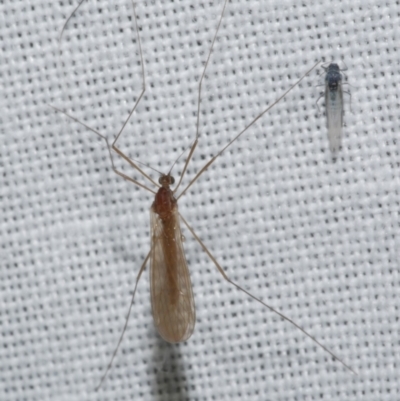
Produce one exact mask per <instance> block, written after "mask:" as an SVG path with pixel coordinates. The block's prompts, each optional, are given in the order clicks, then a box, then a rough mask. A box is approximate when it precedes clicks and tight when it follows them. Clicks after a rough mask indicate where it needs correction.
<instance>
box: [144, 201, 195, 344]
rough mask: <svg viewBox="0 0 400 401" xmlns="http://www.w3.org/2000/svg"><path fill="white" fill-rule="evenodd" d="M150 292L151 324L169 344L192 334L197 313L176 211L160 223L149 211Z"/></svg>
mask: <svg viewBox="0 0 400 401" xmlns="http://www.w3.org/2000/svg"><path fill="white" fill-rule="evenodd" d="M150 216H151V239H152V244H151V255H150V292H151V307H152V312H153V319H154V324H155V326H156V328H157V330H158V332H159V334H160V336H161V337H162V338H163V339H164V340H165V341H168V342H170V343H177V342H182V341H185V340H187V339H188V338H189V337H190V336H191V335H192V333H193V329H194V325H195V321H196V312H195V306H194V298H193V292H192V284H191V281H190V275H189V270H188V267H187V263H186V258H185V254H184V250H183V244H182V234H181V228H180V224H179V223H180V221H179V213H178V208H177V207H175V208H174V209H173V211H172V212H171V214H170V217H169V218H168V219H167V220H162V219H161V218H160V217H159V216H158V215H157V214H156V213H155V212H154V210H153V208H151V211H150Z"/></svg>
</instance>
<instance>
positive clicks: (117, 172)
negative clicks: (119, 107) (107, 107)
mask: <svg viewBox="0 0 400 401" xmlns="http://www.w3.org/2000/svg"><path fill="white" fill-rule="evenodd" d="M49 106H50V107H51V108H52V109H54V110H56V111H58V112H59V113H62V114H65V115H66V116H67V117H69V118H70V119H71V120H73V121H75V122H77V123H78V124H81V125H82V126H83V127H85V128H86V129H88V130H89V131H92V132H94V133H95V134H96V135H97V136H99V137H100V138H101V139H103V140H104V141H105V143H106V145H107V149H108V154H109V156H110V160H111V167H112V169H113V171H114V173H116V174H118V175H119V176H121V177H122V178H125V180H128V181H130V182H133V183H134V184H136V185H138V186H139V187H141V188H144V189H145V190H147V191H149V192H151V193H152V194H156V192H155V191H153V190H152V189H150V188H148V187H146V186H145V185H143V184H141V183H140V182H139V181H136V180H135V179H134V178H132V177H129V176H127V175H126V174H124V173H123V172H122V171H119V170H118V169H117V168H116V167H115V164H114V158H113V155H112V152H111V146H110V144H109V142H108V139H107V138H106V137H105V136H104V135H102V134H100V132H99V131H96V130H95V129H93V128H91V127H89V126H88V125H86V124H85V123H83V122H82V121H79V120H78V119H77V118H75V117H74V116H71V114H68V113H66V112H65V111H63V110H61V109H59V108H57V107H54V106H52V105H49Z"/></svg>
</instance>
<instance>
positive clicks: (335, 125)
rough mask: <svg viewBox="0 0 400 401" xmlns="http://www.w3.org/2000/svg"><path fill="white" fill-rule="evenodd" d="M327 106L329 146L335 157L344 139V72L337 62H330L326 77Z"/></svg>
mask: <svg viewBox="0 0 400 401" xmlns="http://www.w3.org/2000/svg"><path fill="white" fill-rule="evenodd" d="M325 107H326V119H327V128H328V139H329V146H330V149H331V152H332V155H333V157H334V158H335V157H336V155H337V153H338V151H339V147H340V144H341V141H342V131H343V129H342V127H343V89H342V74H341V73H340V69H339V66H338V65H337V64H330V65H329V66H328V68H327V73H326V77H325Z"/></svg>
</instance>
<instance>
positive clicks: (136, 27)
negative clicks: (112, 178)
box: [51, 0, 159, 193]
mask: <svg viewBox="0 0 400 401" xmlns="http://www.w3.org/2000/svg"><path fill="white" fill-rule="evenodd" d="M83 1H84V0H83ZM83 1H82V2H83ZM82 2H81V3H80V4H79V5H78V7H77V8H76V9H75V11H76V10H77V9H78V8H79V6H80V5H81V4H82ZM132 5H133V17H134V22H135V30H136V35H137V36H136V38H137V41H138V46H139V54H140V64H141V70H142V82H143V86H142V91H141V92H140V95H139V97H138V99H137V100H136V102H135V104H134V106H133V108H132V110H131V111H130V113H129V115H128V117H127V119H126V120H125V122H124V124H123V125H122V128H121V129H120V131H119V132H118V134H117V135H116V137H115V139H114V141H113V142H112V144H111V146H110V145H109V142H108V140H107V138H106V137H105V136H104V135H102V134H100V133H99V132H98V131H96V130H95V129H93V128H91V127H89V126H88V125H86V124H84V123H82V122H81V121H79V120H78V119H77V118H75V117H73V116H71V115H70V114H68V113H66V112H64V111H62V110H60V109H58V108H56V107H54V106H51V107H53V109H54V110H57V111H59V112H61V113H63V114H65V115H66V116H68V117H69V118H71V119H72V120H74V121H76V122H78V123H79V124H81V125H83V126H84V127H86V128H87V129H88V130H90V131H92V132H94V133H95V134H97V135H98V136H100V137H101V138H102V139H104V140H105V141H106V143H107V147H108V149H109V153H110V158H111V163H112V167H113V170H114V172H115V173H116V174H118V175H120V176H121V177H123V178H125V179H127V180H129V181H131V182H133V183H135V184H137V185H139V186H140V187H142V188H145V189H147V190H148V191H150V192H152V193H155V192H154V191H153V190H151V189H149V188H148V187H146V186H144V185H143V184H140V183H139V182H138V181H136V180H134V179H133V178H130V177H128V176H126V175H125V174H124V173H122V172H121V171H119V170H117V169H116V168H115V165H114V161H113V157H112V153H111V150H110V149H113V150H114V151H115V152H116V153H117V154H118V155H119V156H120V157H122V158H123V159H124V160H125V161H127V162H128V163H129V164H130V165H131V166H132V167H133V168H135V169H136V170H137V171H139V173H140V174H142V175H143V177H145V178H146V179H147V180H148V181H150V182H151V183H152V184H153V185H155V186H156V187H159V184H158V183H157V182H155V181H154V180H153V179H152V178H151V177H150V176H149V175H147V174H146V173H145V172H144V171H143V170H142V169H141V168H140V167H139V166H138V165H137V164H136V163H135V162H134V161H133V160H131V159H130V158H129V157H128V156H127V155H126V154H125V153H124V152H122V151H121V150H120V149H119V148H118V147H117V146H116V145H115V143H116V141H117V140H118V138H119V137H120V135H121V133H122V131H123V130H124V128H125V127H126V125H127V123H128V121H129V119H130V118H131V116H132V114H133V113H134V111H135V110H136V108H137V106H138V105H139V103H140V101H141V99H142V98H143V95H144V93H145V91H146V82H145V71H144V60H143V52H142V45H141V41H140V35H139V28H138V24H137V16H136V9H135V7H136V4H135V3H134V2H133V0H132ZM75 11H74V12H75ZM70 18H71V17H70Z"/></svg>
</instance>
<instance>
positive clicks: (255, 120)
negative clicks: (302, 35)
mask: <svg viewBox="0 0 400 401" xmlns="http://www.w3.org/2000/svg"><path fill="white" fill-rule="evenodd" d="M319 63H320V61H318V62H317V63H316V64H314V66H313V67H312V68H310V69H309V70H308V71H307V72H306V73H305V74H304V75H303V76H302V77H301V78H300V79H299V80H298V81H297V82H296V83H295V84H294V85H292V86H291V87H290V88H289V89H288V90H287V91H286V92H285V93H284V94H283V95H281V96H280V97H279V98H278V99H276V100H275V101H274V102H273V103H272V104H271V105H269V106H268V107H267V108H266V109H265V110H264V111H262V112H261V113H260V114H259V115H258V116H257V117H256V118H255V119H254V120H253V121H252V122H251V123H250V124H248V125H247V126H246V127H245V128H244V129H243V130H242V131H240V132H239V133H238V134H237V135H236V136H235V137H234V138H233V139H232V140H231V141H230V142H228V144H227V145H226V146H224V147H223V148H222V150H220V151H219V152H218V153H217V154H216V155H215V156H213V157H212V158H211V159H210V160H209V161H208V162H207V163H206V164H205V165H204V166H203V167H202V168H201V169H200V170H199V172H198V173H197V174H196V175H195V176H194V178H193V179H192V181H190V183H189V184H188V185H187V186H186V188H185V189H184V190H183V191H182V192H181V193H180V194H179V196H178V197H177V200H179V198H180V197H182V196H183V194H184V193H185V192H186V191H187V190H188V189H189V188H190V187H191V186H192V185H193V184H194V183H195V182H196V181H197V179H198V178H199V177H200V176H201V175H202V174H203V173H204V171H206V170H207V169H208V168H209V167H210V166H211V165H212V164H213V163H214V161H215V160H216V159H217V158H218V157H219V156H221V154H222V153H223V152H224V151H225V150H226V149H227V148H229V146H231V145H232V144H233V143H234V142H235V141H236V140H238V139H239V138H240V137H241V136H242V135H243V134H244V133H245V132H246V131H247V130H248V129H249V128H250V127H251V126H253V125H254V124H255V123H256V122H257V121H258V120H259V119H260V118H261V117H262V116H263V115H264V114H265V113H267V112H268V111H269V110H271V109H272V108H273V107H274V106H275V105H276V104H277V103H279V102H280V101H281V100H282V99H283V98H284V97H285V96H286V95H287V94H288V93H289V92H290V91H291V90H292V89H293V88H295V87H296V86H297V85H298V84H299V83H300V82H301V81H302V80H303V79H304V78H305V77H306V76H307V75H308V74H309V73H310V72H311V71H312V70H314V68H316V67H317V65H318V64H319Z"/></svg>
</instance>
